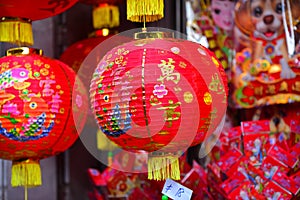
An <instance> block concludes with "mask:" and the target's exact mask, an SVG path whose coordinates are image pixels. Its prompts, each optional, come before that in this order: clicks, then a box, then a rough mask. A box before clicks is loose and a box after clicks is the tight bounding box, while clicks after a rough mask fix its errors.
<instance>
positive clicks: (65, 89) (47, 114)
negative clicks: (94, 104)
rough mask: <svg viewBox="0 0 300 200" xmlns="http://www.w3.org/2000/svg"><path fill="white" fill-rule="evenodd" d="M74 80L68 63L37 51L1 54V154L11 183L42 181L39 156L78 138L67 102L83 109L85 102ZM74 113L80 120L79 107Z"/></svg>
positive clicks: (29, 50) (37, 182)
mask: <svg viewBox="0 0 300 200" xmlns="http://www.w3.org/2000/svg"><path fill="white" fill-rule="evenodd" d="M74 82H75V73H74V72H73V71H72V70H71V69H70V68H69V67H68V66H67V65H65V64H64V63H62V62H60V61H58V60H54V59H50V58H47V57H45V56H42V51H41V50H36V49H31V48H27V47H22V48H15V49H10V50H8V51H7V56H5V57H2V58H1V59H0V158H2V159H7V160H12V161H13V165H12V179H11V183H12V186H30V187H34V186H39V185H41V171H40V167H39V160H40V159H43V158H46V157H50V156H54V155H57V154H59V153H61V152H63V151H65V150H66V149H68V148H69V147H70V146H71V145H72V144H73V143H74V142H75V140H76V139H77V138H78V133H80V131H81V129H82V128H83V126H81V127H79V126H77V127H76V128H77V130H78V131H77V130H76V128H75V124H74V123H76V122H77V121H76V119H75V121H74V118H73V114H72V112H71V111H72V106H73V108H75V107H77V110H83V109H86V108H87V104H85V103H82V102H84V101H86V100H84V98H85V97H84V95H85V94H84V93H82V90H80V89H79V88H80V87H79V86H78V85H79V84H76V87H75V88H74V90H73V85H74ZM72 92H73V95H74V96H75V97H77V101H76V102H72ZM80 99H81V101H80ZM80 102H81V103H80ZM74 114H75V115H74V116H75V117H76V118H77V117H78V118H80V119H82V120H83V121H84V120H85V115H86V114H85V113H84V112H80V113H78V112H75V113H74Z"/></svg>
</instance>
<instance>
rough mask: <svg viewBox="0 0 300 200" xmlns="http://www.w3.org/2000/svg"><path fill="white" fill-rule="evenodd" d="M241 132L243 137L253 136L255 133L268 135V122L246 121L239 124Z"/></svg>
mask: <svg viewBox="0 0 300 200" xmlns="http://www.w3.org/2000/svg"><path fill="white" fill-rule="evenodd" d="M241 130H242V133H243V135H248V134H255V133H268V134H269V133H270V121H269V120H259V121H246V122H241Z"/></svg>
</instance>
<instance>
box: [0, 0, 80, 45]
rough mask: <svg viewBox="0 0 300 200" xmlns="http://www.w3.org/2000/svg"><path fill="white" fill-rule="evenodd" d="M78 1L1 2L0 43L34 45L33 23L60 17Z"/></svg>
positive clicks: (17, 0)
mask: <svg viewBox="0 0 300 200" xmlns="http://www.w3.org/2000/svg"><path fill="white" fill-rule="evenodd" d="M76 2H77V0H44V1H40V0H29V1H22V0H14V1H6V0H0V5H1V6H0V13H1V14H0V17H1V20H0V41H1V42H11V43H16V44H23V45H32V44H33V37H32V29H31V22H32V21H35V20H40V19H44V18H47V17H52V16H55V15H58V14H60V13H62V12H64V11H65V10H67V9H69V8H70V7H71V6H73V5H74V4H75V3H76Z"/></svg>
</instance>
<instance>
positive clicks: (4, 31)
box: [0, 17, 33, 46]
mask: <svg viewBox="0 0 300 200" xmlns="http://www.w3.org/2000/svg"><path fill="white" fill-rule="evenodd" d="M0 41H1V42H9V43H13V44H17V45H19V46H20V45H26V46H31V45H33V35H32V26H31V21H30V20H26V19H20V18H6V17H3V18H2V19H1V20H0Z"/></svg>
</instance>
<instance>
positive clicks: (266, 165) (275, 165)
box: [260, 156, 290, 179]
mask: <svg viewBox="0 0 300 200" xmlns="http://www.w3.org/2000/svg"><path fill="white" fill-rule="evenodd" d="M260 168H261V170H262V171H263V172H264V175H265V177H266V178H267V179H272V178H273V176H274V174H275V173H276V172H277V171H280V172H282V173H285V174H287V173H288V172H289V170H290V169H289V167H288V166H287V165H285V164H284V163H282V162H280V161H278V160H276V159H274V158H273V157H272V156H266V157H265V158H264V160H263V162H262V165H261V166H260Z"/></svg>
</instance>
